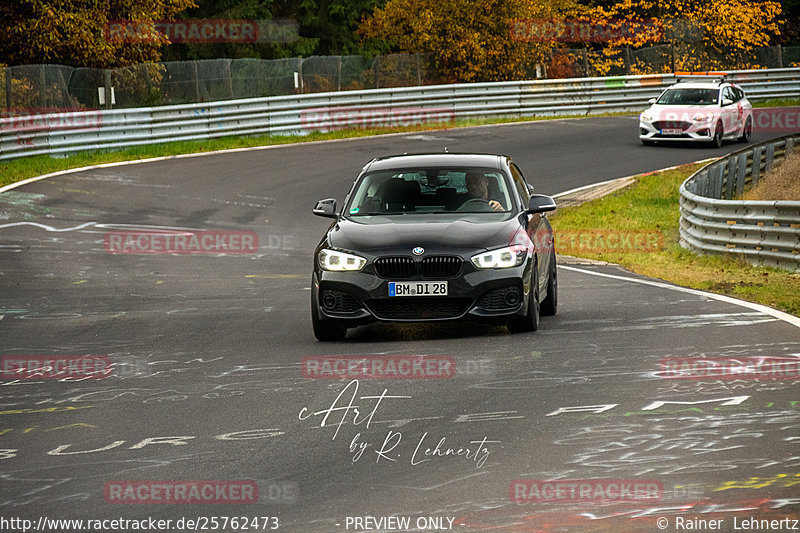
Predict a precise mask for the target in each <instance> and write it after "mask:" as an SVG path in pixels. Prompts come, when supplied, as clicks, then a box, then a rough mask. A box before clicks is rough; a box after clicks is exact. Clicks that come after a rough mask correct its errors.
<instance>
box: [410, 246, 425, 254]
mask: <svg viewBox="0 0 800 533" xmlns="http://www.w3.org/2000/svg"><path fill="white" fill-rule="evenodd" d="M411 251H412V252H413V253H414V255H422V254H424V253H425V248H423V247H422V246H417V247H415V248H414V249H413V250H411Z"/></svg>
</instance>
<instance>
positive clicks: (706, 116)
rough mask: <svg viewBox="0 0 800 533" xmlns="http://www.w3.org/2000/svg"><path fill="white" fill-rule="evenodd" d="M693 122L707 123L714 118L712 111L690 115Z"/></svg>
mask: <svg viewBox="0 0 800 533" xmlns="http://www.w3.org/2000/svg"><path fill="white" fill-rule="evenodd" d="M692 120H693V121H694V122H700V123H701V124H702V123H708V122H711V121H712V120H714V114H713V113H697V114H696V115H695V116H693V117H692Z"/></svg>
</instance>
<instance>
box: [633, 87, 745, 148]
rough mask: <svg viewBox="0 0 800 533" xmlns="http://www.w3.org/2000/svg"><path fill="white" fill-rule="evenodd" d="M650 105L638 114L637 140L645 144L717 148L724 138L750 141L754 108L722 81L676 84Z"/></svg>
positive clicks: (743, 95) (733, 88)
mask: <svg viewBox="0 0 800 533" xmlns="http://www.w3.org/2000/svg"><path fill="white" fill-rule="evenodd" d="M650 104H651V105H650V108H649V109H648V110H647V111H644V112H643V113H641V114H640V115H639V139H640V140H641V141H642V144H645V145H651V144H655V142H656V141H694V142H708V143H711V144H712V145H714V146H716V147H720V146H722V141H723V140H724V139H737V140H739V141H740V142H749V141H750V137H751V135H752V133H753V106H752V105H751V104H750V102H749V101H748V100H747V97H746V96H745V94H744V91H743V90H742V89H741V88H740V87H737V86H736V85H734V84H732V83H730V82H727V81H725V79H724V78H722V79H717V80H714V81H708V80H704V81H683V82H679V83H676V84H675V85H672V86H671V87H669V88H667V89H666V90H664V92H662V93H661V95H660V96H659V97H658V98H651V99H650Z"/></svg>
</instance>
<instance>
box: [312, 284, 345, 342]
mask: <svg viewBox="0 0 800 533" xmlns="http://www.w3.org/2000/svg"><path fill="white" fill-rule="evenodd" d="M311 326H312V327H313V329H314V336H315V337H316V338H317V340H318V341H322V342H331V341H341V340H344V338H345V336H346V335H347V328H345V327H342V326H340V325H338V324H335V323H332V322H328V321H325V320H320V318H319V307H318V306H317V299H316V297H315V296H314V294H312V295H311Z"/></svg>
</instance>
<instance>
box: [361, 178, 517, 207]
mask: <svg viewBox="0 0 800 533" xmlns="http://www.w3.org/2000/svg"><path fill="white" fill-rule="evenodd" d="M511 202H512V199H511V195H510V194H509V190H508V187H507V185H506V180H505V178H504V175H503V173H502V172H501V171H499V170H497V169H482V168H417V169H407V170H406V169H403V170H391V171H383V172H375V173H372V174H368V175H366V176H364V177H363V178H362V179H361V181H360V182H359V183H358V186H357V188H356V191H355V193H354V194H353V197H352V199H351V201H350V204H349V206H347V213H348V214H349V215H350V216H368V215H394V214H415V213H485V212H498V211H499V212H509V211H510V210H511V208H512V204H511ZM498 203H499V207H496V208H495V207H493V205H494V206H496V205H497V204H498Z"/></svg>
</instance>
